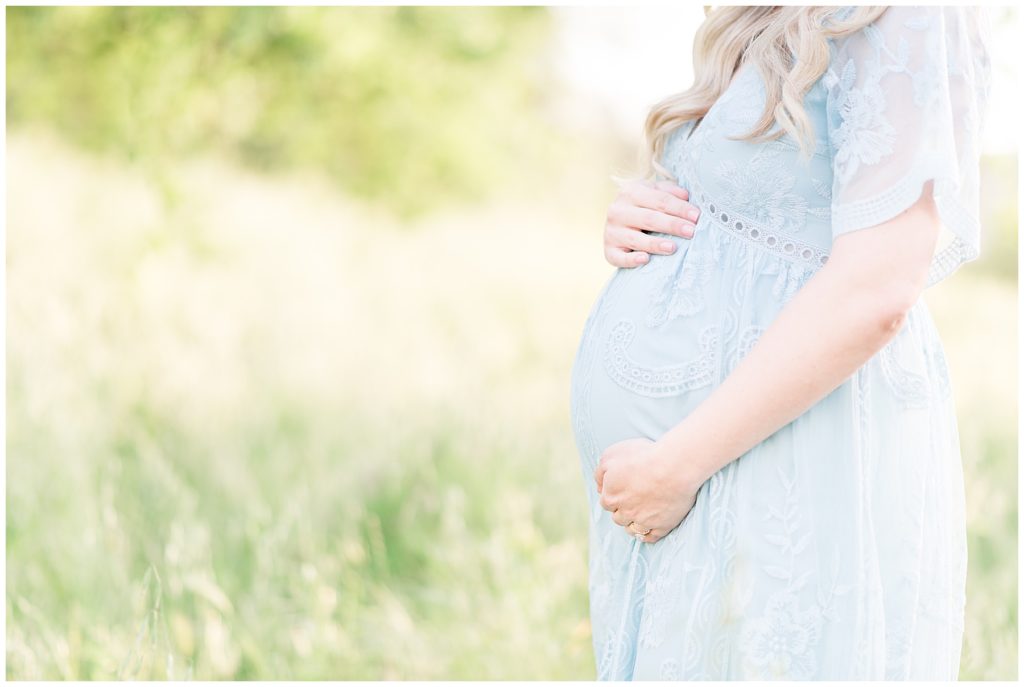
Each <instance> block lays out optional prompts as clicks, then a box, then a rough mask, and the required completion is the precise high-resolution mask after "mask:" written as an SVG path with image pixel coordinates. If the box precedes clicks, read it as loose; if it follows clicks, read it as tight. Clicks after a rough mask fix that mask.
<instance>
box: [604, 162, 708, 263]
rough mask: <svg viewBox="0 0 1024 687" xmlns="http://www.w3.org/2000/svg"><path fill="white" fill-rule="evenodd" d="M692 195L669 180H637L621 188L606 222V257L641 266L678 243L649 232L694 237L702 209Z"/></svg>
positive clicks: (664, 253)
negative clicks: (692, 198)
mask: <svg viewBox="0 0 1024 687" xmlns="http://www.w3.org/2000/svg"><path fill="white" fill-rule="evenodd" d="M689 198H690V194H689V192H688V191H687V190H686V189H684V188H680V187H679V186H677V185H676V184H674V183H672V182H671V181H668V180H663V181H658V182H652V181H644V180H633V181H629V182H626V183H624V184H622V185H621V186H620V187H619V195H618V196H616V197H615V200H613V201H612V204H611V205H610V206H609V207H608V218H607V221H606V222H605V225H604V257H605V260H607V261H608V262H610V263H611V264H612V265H615V266H616V267H638V266H640V265H643V264H644V263H646V262H647V261H648V260H649V259H650V255H651V254H659V255H668V254H670V253H673V252H675V248H676V246H675V244H674V243H673V242H672V241H669V240H667V239H665V238H664V237H662V236H651V235H650V234H647V233H645V232H646V231H657V232H661V233H663V234H673V235H675V236H681V237H683V238H687V239H689V238H693V230H694V227H695V226H696V222H697V217H699V216H700V209H699V208H697V206H695V205H691V204H690V203H689Z"/></svg>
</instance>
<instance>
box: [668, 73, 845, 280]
mask: <svg viewBox="0 0 1024 687" xmlns="http://www.w3.org/2000/svg"><path fill="white" fill-rule="evenodd" d="M825 96H826V94H825V88H824V86H823V85H822V79H819V80H818V81H817V82H816V83H815V84H814V85H813V86H812V87H811V89H809V91H808V92H807V94H806V96H805V99H804V107H805V110H806V112H807V115H808V117H809V118H810V119H811V122H812V124H813V127H814V132H815V145H814V153H813V155H812V156H811V157H810V159H807V158H805V157H804V156H803V155H801V152H800V150H799V147H798V144H797V143H796V141H795V140H794V139H793V138H792V136H790V135H789V134H788V133H783V134H782V135H781V136H780V137H779V138H778V139H776V140H774V141H769V142H766V143H751V142H750V141H741V140H735V138H736V137H738V136H741V135H742V134H744V133H746V132H748V131H750V130H751V128H752V127H753V124H754V123H755V122H756V121H757V118H758V117H759V116H760V114H761V111H762V110H763V109H764V103H765V88H764V81H763V80H762V78H761V75H760V73H759V72H758V70H757V68H756V67H754V66H753V65H751V64H744V65H743V66H741V67H740V69H739V70H738V71H737V73H736V76H735V78H734V79H733V81H732V83H731V84H730V85H729V87H728V89H726V91H725V92H724V93H723V94H722V95H721V97H719V99H718V100H717V101H716V102H715V104H714V105H713V106H712V107H711V109H710V110H709V111H708V113H707V115H705V117H704V118H703V119H702V120H701V121H700V123H699V124H696V125H694V123H693V122H692V121H690V122H687V123H685V124H683V125H682V126H680V127H677V128H676V129H675V130H674V131H673V132H672V133H671V134H670V136H669V139H668V140H667V141H666V146H665V157H664V161H665V166H666V168H667V169H669V170H670V171H672V172H673V174H675V175H676V183H678V184H679V185H680V186H682V187H683V188H686V189H688V190H689V191H690V194H691V198H692V199H693V202H695V203H696V204H697V205H698V206H699V207H700V208H701V210H702V212H704V213H710V215H711V216H712V218H713V219H714V221H715V222H716V223H717V224H718V225H719V226H720V227H721V228H726V229H728V230H730V231H731V232H733V233H736V234H739V235H741V236H743V237H744V238H746V239H748V240H751V241H754V242H755V243H758V244H759V245H761V246H762V247H763V248H764V249H766V250H769V251H771V252H774V253H777V254H779V255H783V256H786V257H789V258H791V259H794V260H802V261H805V262H808V263H810V264H812V265H815V266H820V265H823V264H824V263H825V262H826V261H827V255H828V251H829V247H830V246H831V243H832V230H831V226H830V203H831V188H832V156H831V154H830V153H831V151H830V148H829V144H828V138H827V135H826V131H827V122H826V113H825ZM777 129H778V126H777V125H776V126H775V128H774V129H773V130H777Z"/></svg>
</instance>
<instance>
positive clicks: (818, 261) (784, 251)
mask: <svg viewBox="0 0 1024 687" xmlns="http://www.w3.org/2000/svg"><path fill="white" fill-rule="evenodd" d="M697 197H698V198H700V201H701V203H702V207H703V208H704V209H705V210H704V211H705V212H707V213H709V215H710V217H711V218H712V219H713V220H714V222H715V224H716V225H717V226H719V227H722V228H724V229H726V230H728V231H729V232H730V233H732V234H734V235H736V236H740V237H742V238H744V239H746V240H747V241H750V242H752V243H755V244H757V245H759V246H761V247H763V248H766V249H767V250H768V251H770V252H772V253H774V254H776V255H781V256H784V257H787V258H793V259H797V260H803V261H805V262H809V263H811V264H814V265H817V266H821V265H824V264H825V263H826V262H828V252H827V251H825V250H823V249H821V248H818V247H817V246H814V245H811V244H809V243H804V242H802V241H797V240H796V239H793V238H790V237H789V236H786V235H785V234H781V233H778V232H774V231H771V230H770V229H768V228H766V227H764V226H761V225H759V224H756V223H752V222H751V221H750V220H749V219H748V218H746V217H740V216H737V215H736V214H735V213H733V212H731V211H729V210H726V209H725V208H724V207H723V206H722V204H721V203H720V202H717V201H716V200H713V199H711V198H709V197H708V196H707V194H706V193H704V192H703V191H698V196H697Z"/></svg>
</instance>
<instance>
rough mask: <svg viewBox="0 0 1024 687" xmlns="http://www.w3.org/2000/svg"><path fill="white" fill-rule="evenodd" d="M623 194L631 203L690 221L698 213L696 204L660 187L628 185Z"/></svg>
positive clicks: (693, 219) (694, 218)
mask: <svg viewBox="0 0 1024 687" xmlns="http://www.w3.org/2000/svg"><path fill="white" fill-rule="evenodd" d="M623 195H624V196H625V197H626V198H627V199H628V200H629V201H631V204H632V205H637V206H639V207H643V208H647V209H649V210H657V211H658V212H663V213H665V214H668V215H674V216H676V217H678V218H679V219H687V220H690V221H691V222H692V221H695V220H696V219H697V217H698V216H699V215H700V208H698V207H697V206H696V205H693V204H691V203H690V202H688V201H685V200H682V199H680V198H677V197H676V196H674V195H672V194H671V193H668V192H667V191H663V190H661V189H660V188H649V187H646V186H630V187H628V188H627V189H624V191H623Z"/></svg>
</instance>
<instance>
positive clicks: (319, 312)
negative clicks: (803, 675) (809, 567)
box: [6, 133, 1018, 680]
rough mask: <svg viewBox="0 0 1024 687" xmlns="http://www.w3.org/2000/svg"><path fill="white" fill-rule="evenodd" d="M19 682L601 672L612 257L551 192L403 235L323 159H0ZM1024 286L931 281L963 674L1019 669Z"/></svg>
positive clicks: (442, 219)
mask: <svg viewBox="0 0 1024 687" xmlns="http://www.w3.org/2000/svg"><path fill="white" fill-rule="evenodd" d="M7 165H8V166H7V172H8V174H7V178H8V188H7V199H8V217H7V219H8V224H7V227H8V236H7V289H8V291H7V325H8V329H7V531H6V535H7V604H6V613H7V615H6V621H7V647H6V656H7V677H8V678H9V679H40V678H44V679H110V678H118V677H136V678H143V679H145V678H164V677H174V678H197V679H222V678H236V679H286V678H288V679H413V678H415V679H591V678H592V677H593V675H594V669H593V657H592V652H591V645H590V642H591V637H590V633H589V627H588V623H587V589H586V545H587V540H586V513H585V505H584V504H585V499H584V491H583V488H582V485H581V484H580V479H581V474H580V469H579V464H578V459H577V455H576V450H575V447H574V445H573V443H572V436H571V428H570V423H569V417H568V412H569V408H568V400H569V384H568V380H569V371H570V367H571V363H572V358H573V355H574V354H575V347H576V343H577V340H578V336H579V334H580V332H581V330H582V326H583V322H584V319H585V317H586V314H587V310H588V308H589V306H590V303H591V302H592V300H593V299H594V298H595V297H596V295H597V290H598V288H599V287H600V285H601V282H602V281H603V280H604V279H605V278H606V277H607V275H608V274H609V272H610V269H611V268H610V267H609V266H608V265H607V264H605V263H604V262H603V260H602V258H601V255H600V246H599V232H600V224H599V222H600V220H601V217H600V213H601V212H603V209H602V208H601V207H600V206H599V205H597V204H595V203H592V202H590V200H591V199H589V198H588V199H586V200H585V201H580V202H579V203H578V207H577V208H575V209H574V210H573V211H572V212H570V211H568V210H567V209H566V207H565V205H566V204H565V203H564V202H563V203H562V207H561V208H559V207H558V206H557V205H552V203H553V202H558V201H559V199H558V198H557V197H555V194H552V197H551V198H548V199H546V200H542V201H541V202H537V203H529V202H525V201H517V202H514V203H510V204H507V205H501V204H498V205H492V206H486V207H480V208H475V209H474V208H467V209H466V211H465V212H462V213H458V214H451V215H446V216H438V217H435V218H433V219H431V220H430V221H429V222H424V223H423V224H422V226H418V227H416V228H415V230H414V231H409V230H403V229H401V228H400V227H396V226H394V225H393V224H391V223H390V221H389V220H387V219H386V218H385V217H383V216H381V215H378V214H377V213H374V212H373V210H372V209H371V208H366V207H363V206H358V205H355V204H352V203H349V202H347V201H345V200H343V199H341V198H339V197H337V196H336V195H334V194H333V193H332V191H331V189H330V188H329V187H327V186H326V185H325V183H324V182H323V181H322V180H320V179H319V178H316V177H301V176H294V177H281V178H263V177H258V176H250V175H247V174H245V173H243V172H241V171H239V170H238V169H235V168H233V167H230V166H226V165H224V164H221V163H219V162H217V161H216V160H212V161H211V160H206V161H197V162H195V163H193V164H191V165H188V166H183V167H181V168H176V169H175V170H174V175H173V178H174V179H175V180H176V182H175V185H174V186H173V188H172V189H171V191H170V192H169V191H168V190H167V189H160V188H157V187H154V186H152V185H150V184H149V183H147V182H146V181H144V180H143V179H144V177H142V176H140V175H138V174H137V173H135V172H134V171H132V170H131V169H128V168H126V167H122V166H119V165H116V164H113V163H109V162H105V161H103V160H101V159H95V158H89V157H82V156H80V155H79V154H77V153H75V152H73V151H72V150H70V149H67V148H64V147H62V146H61V145H58V144H57V143H55V142H54V141H53V140H51V139H49V138H47V137H45V136H39V135H29V134H27V133H23V134H17V135H12V136H10V137H9V138H8V160H7ZM1016 298H1017V296H1016V284H1015V283H1013V282H1010V281H1006V280H998V279H993V278H990V277H986V276H985V275H983V274H980V273H972V272H971V271H970V270H969V269H965V270H964V271H963V273H961V274H958V275H957V276H956V277H954V278H953V279H952V280H950V282H948V283H946V284H942V285H940V286H938V287H936V288H935V289H934V291H932V292H930V293H929V295H928V299H929V303H930V305H931V307H932V311H933V314H934V317H935V319H936V322H937V324H938V326H939V328H940V330H941V332H942V333H943V337H944V342H945V346H946V350H947V354H948V356H949V359H950V365H951V368H952V370H951V372H952V378H953V385H954V389H955V392H956V395H957V401H958V406H959V409H960V414H961V437H962V445H963V449H964V463H965V471H966V474H967V480H968V506H969V527H970V547H971V548H970V570H969V590H968V609H967V612H968V617H967V628H966V638H965V652H964V660H963V665H962V675H961V677H962V678H963V679H1003V680H1013V679H1016V677H1017V670H1016V666H1017V651H1016V647H1017V616H1016V608H1017V593H1018V592H1017V546H1016V542H1017V531H1016V522H1017V492H1016V485H1017V473H1016V470H1017V466H1016V455H1017V429H1016V418H1017V405H1016V398H1017V396H1016V383H1015V380H1016V364H1017V363H1016V350H1017V348H1016Z"/></svg>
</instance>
